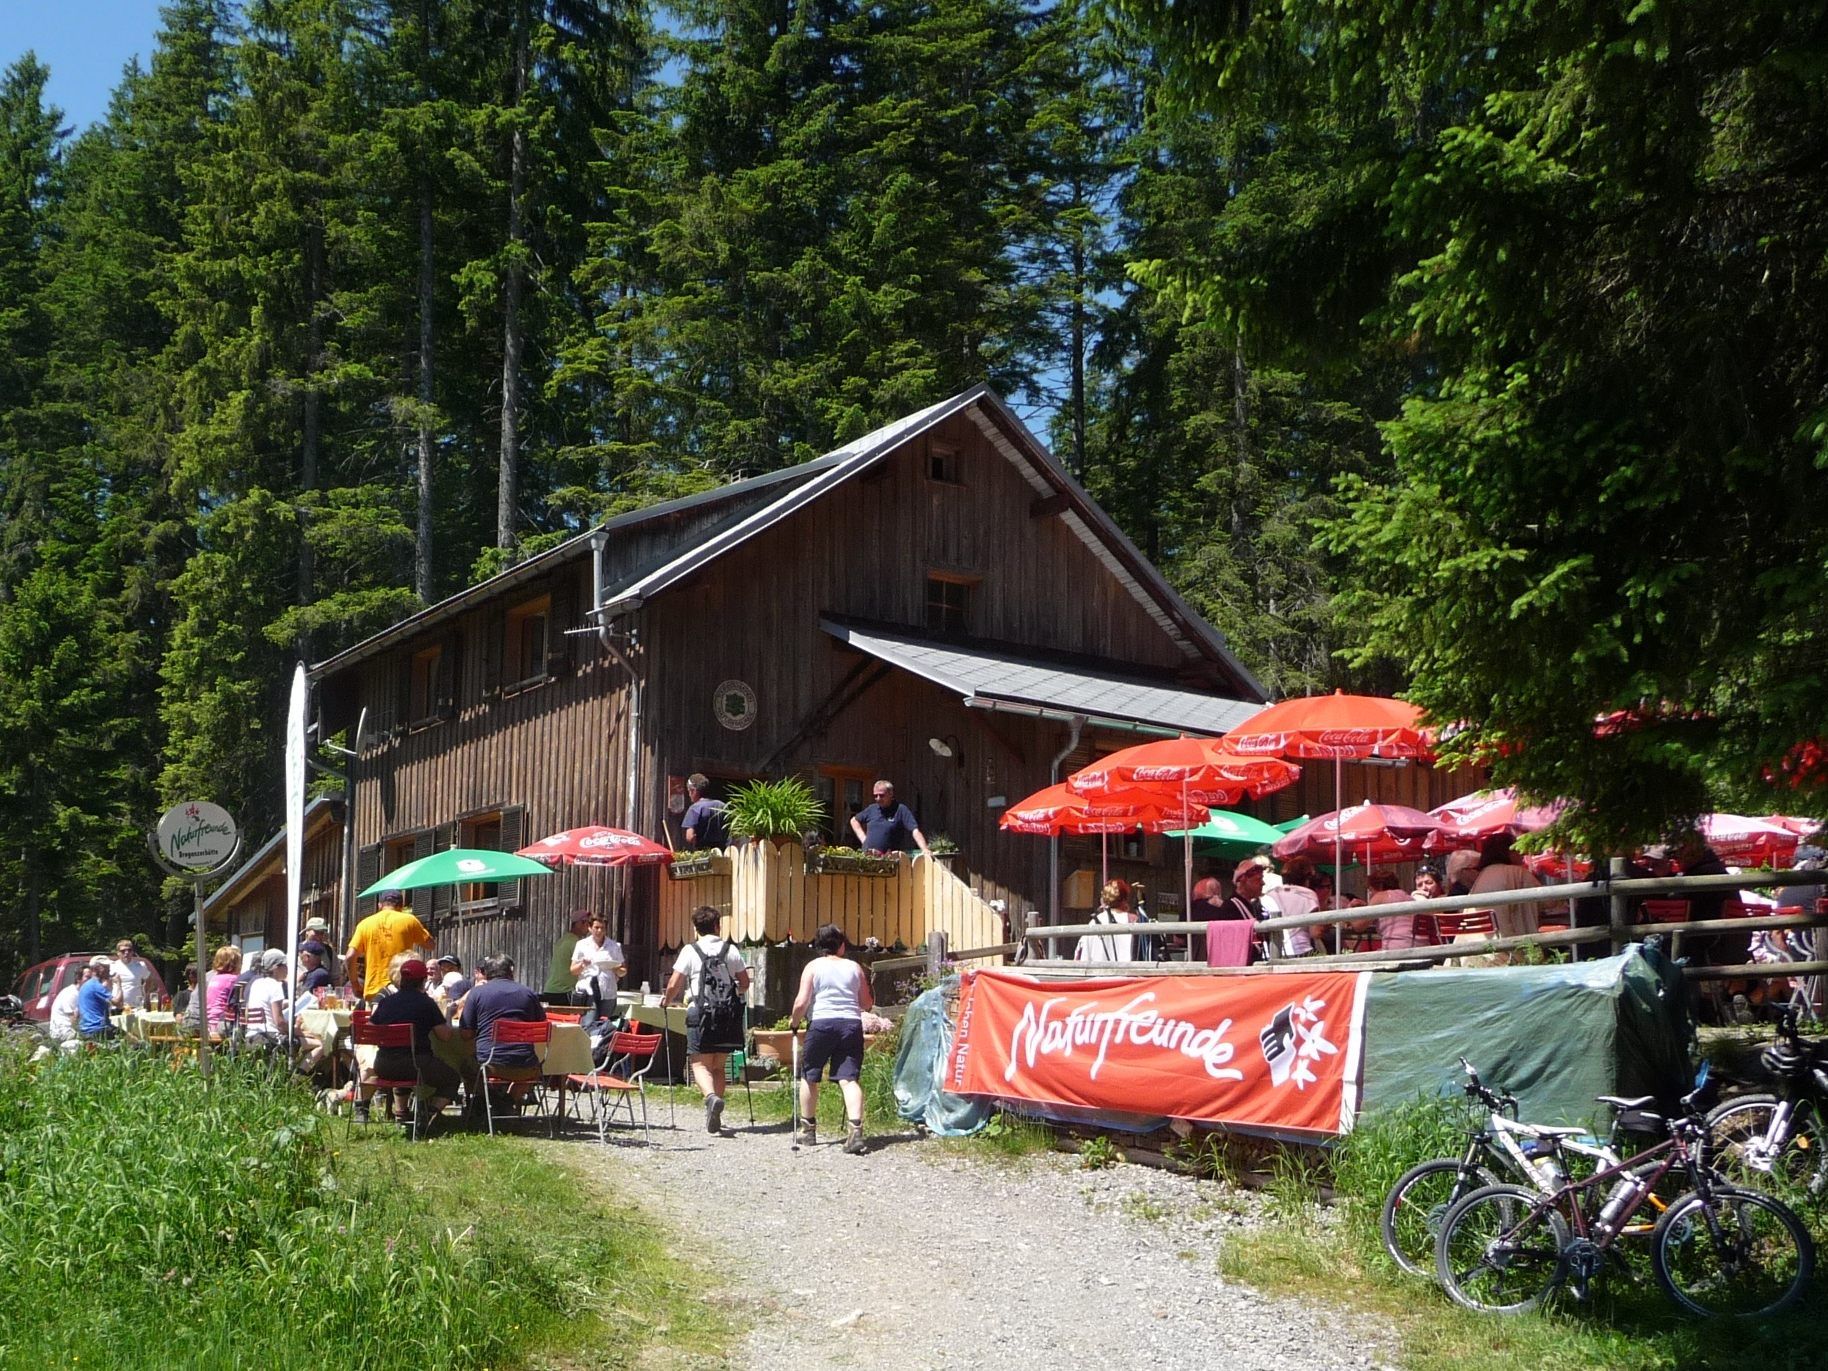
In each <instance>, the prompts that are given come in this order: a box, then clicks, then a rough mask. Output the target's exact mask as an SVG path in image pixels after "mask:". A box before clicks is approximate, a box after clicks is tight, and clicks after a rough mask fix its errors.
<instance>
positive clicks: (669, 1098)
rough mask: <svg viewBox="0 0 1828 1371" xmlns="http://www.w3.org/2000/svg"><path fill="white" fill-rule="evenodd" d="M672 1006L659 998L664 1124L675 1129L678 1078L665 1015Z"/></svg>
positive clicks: (670, 1024) (667, 1018)
mask: <svg viewBox="0 0 1828 1371" xmlns="http://www.w3.org/2000/svg"><path fill="white" fill-rule="evenodd" d="M671 1007H672V1006H670V1005H669V1004H667V1002H666V999H665V997H664V996H662V997H661V1000H660V1037H661V1040H662V1041H663V1042H665V1043H666V1126H667V1127H668V1128H673V1129H677V1128H678V1127H679V1121H678V1119H677V1118H675V1117H674V1114H673V1104H674V1097H675V1096H676V1095H677V1094H678V1093H679V1078H678V1077H677V1076H675V1075H674V1074H673V1025H672V1020H671V1019H670V1018H669V1017H668V1015H667V1010H668V1009H670V1008H671Z"/></svg>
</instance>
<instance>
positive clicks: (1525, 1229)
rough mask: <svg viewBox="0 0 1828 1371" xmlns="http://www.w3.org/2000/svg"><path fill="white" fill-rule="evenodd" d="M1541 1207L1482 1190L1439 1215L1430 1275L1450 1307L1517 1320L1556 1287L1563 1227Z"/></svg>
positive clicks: (1508, 1191)
mask: <svg viewBox="0 0 1828 1371" xmlns="http://www.w3.org/2000/svg"><path fill="white" fill-rule="evenodd" d="M1541 1200H1542V1196H1540V1195H1538V1194H1537V1193H1535V1192H1534V1191H1531V1190H1526V1189H1524V1188H1523V1187H1522V1186H1520V1185H1488V1186H1486V1187H1485V1188H1484V1189H1482V1190H1475V1191H1473V1192H1472V1194H1470V1195H1468V1196H1467V1197H1466V1198H1465V1199H1463V1200H1461V1201H1460V1202H1459V1203H1458V1204H1456V1205H1455V1206H1454V1207H1453V1208H1452V1209H1450V1210H1448V1211H1447V1217H1446V1219H1444V1220H1443V1221H1442V1225H1441V1237H1440V1240H1439V1241H1438V1242H1437V1243H1436V1244H1435V1258H1434V1260H1435V1273H1436V1275H1437V1276H1438V1277H1439V1278H1440V1281H1441V1288H1442V1289H1443V1290H1445V1291H1446V1292H1447V1294H1448V1297H1449V1298H1450V1299H1452V1300H1453V1302H1454V1303H1455V1304H1459V1305H1464V1306H1465V1307H1466V1308H1468V1309H1477V1310H1479V1311H1480V1312H1481V1313H1486V1314H1521V1313H1524V1312H1525V1311H1526V1310H1530V1309H1534V1308H1535V1307H1536V1306H1537V1305H1539V1304H1541V1303H1542V1302H1543V1300H1544V1299H1546V1298H1548V1296H1549V1294H1550V1293H1551V1292H1552V1291H1553V1290H1554V1289H1555V1287H1556V1286H1558V1285H1560V1284H1561V1282H1562V1278H1563V1277H1564V1276H1565V1275H1566V1274H1567V1265H1566V1263H1565V1262H1564V1261H1563V1260H1562V1249H1563V1248H1564V1247H1565V1246H1566V1245H1567V1242H1568V1225H1567V1224H1566V1223H1564V1222H1563V1221H1562V1217H1561V1215H1560V1214H1558V1213H1556V1212H1555V1209H1554V1208H1553V1207H1552V1206H1550V1205H1548V1204H1546V1203H1538V1202H1539V1201H1541Z"/></svg>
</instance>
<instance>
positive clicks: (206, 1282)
mask: <svg viewBox="0 0 1828 1371" xmlns="http://www.w3.org/2000/svg"><path fill="white" fill-rule="evenodd" d="M551 1158H552V1153H551V1152H550V1151H547V1150H544V1149H542V1147H541V1145H540V1144H539V1143H537V1142H534V1141H530V1140H526V1139H515V1138H496V1139H490V1138H487V1137H477V1136H470V1135H455V1134H450V1135H445V1136H442V1137H439V1138H436V1139H433V1140H431V1141H429V1142H422V1143H419V1144H417V1145H415V1144H412V1143H410V1142H409V1141H407V1140H405V1139H404V1138H403V1137H402V1136H401V1135H400V1134H399V1132H398V1130H396V1129H394V1128H393V1127H391V1126H387V1125H381V1126H374V1127H370V1128H367V1129H358V1130H355V1131H354V1132H353V1133H351V1132H350V1131H349V1130H347V1129H346V1128H345V1125H344V1122H343V1121H342V1120H340V1119H336V1120H333V1119H330V1118H327V1117H325V1116H323V1115H321V1114H319V1113H317V1112H316V1111H315V1110H314V1109H313V1107H312V1101H311V1097H310V1095H309V1093H308V1092H307V1091H306V1090H304V1089H303V1088H302V1087H301V1086H299V1085H298V1084H296V1083H295V1082H293V1081H291V1080H288V1079H287V1078H285V1077H284V1076H283V1075H280V1074H277V1073H275V1072H273V1071H272V1070H270V1069H268V1068H266V1067H263V1066H260V1065H248V1064H244V1063H239V1062H234V1061H229V1062H219V1063H218V1067H217V1069H216V1071H215V1073H214V1074H213V1075H212V1078H211V1081H210V1082H209V1084H208V1085H207V1086H206V1085H205V1084H204V1083H203V1082H202V1081H201V1079H200V1078H199V1077H198V1074H197V1072H196V1070H195V1069H194V1067H185V1068H181V1069H173V1068H172V1066H171V1065H170V1063H169V1060H168V1059H167V1058H165V1057H163V1056H161V1055H156V1054H151V1053H147V1052H143V1051H136V1050H119V1051H102V1052H96V1053H91V1054H84V1055H79V1056H76V1057H72V1058H65V1059H61V1060H55V1061H47V1062H41V1063H37V1064H28V1063H27V1062H26V1060H25V1058H24V1055H23V1054H22V1053H21V1052H19V1051H17V1050H16V1049H15V1046H14V1045H12V1044H4V1043H0V1270H3V1271H4V1276H3V1277H0V1367H4V1368H13V1367H20V1368H25V1367H31V1368H40V1367H55V1366H65V1367H69V1366H97V1367H102V1366H106V1367H109V1368H111V1371H127V1369H129V1368H137V1367H146V1368H165V1367H171V1366H184V1367H190V1368H199V1369H200V1371H208V1369H210V1368H223V1369H224V1371H227V1368H231V1367H242V1366H250V1365H259V1366H262V1367H265V1368H271V1369H272V1371H290V1369H291V1368H298V1371H321V1368H324V1367H335V1366H360V1367H363V1368H391V1367H402V1368H412V1371H439V1369H441V1368H468V1367H492V1368H508V1367H517V1366H544V1365H553V1364H560V1365H576V1364H588V1365H591V1366H593V1367H594V1366H623V1365H631V1364H633V1363H635V1362H636V1361H639V1360H642V1359H643V1357H644V1355H648V1354H651V1353H652V1352H653V1351H654V1350H655V1347H656V1345H657V1344H664V1345H665V1347H666V1348H667V1349H668V1350H669V1352H670V1353H683V1354H686V1355H691V1354H695V1353H703V1354H707V1355H711V1354H714V1353H715V1352H716V1350H717V1349H718V1348H719V1347H720V1346H721V1345H722V1343H723V1340H724V1339H726V1338H727V1337H728V1336H729V1334H730V1332H731V1329H730V1328H729V1327H728V1326H727V1324H726V1323H725V1322H724V1321H723V1319H722V1318H721V1316H719V1315H717V1314H715V1313H714V1312H711V1310H710V1309H709V1307H708V1306H706V1305H705V1304H704V1303H703V1302H702V1301H701V1300H699V1299H698V1298H696V1296H697V1295H698V1294H699V1289H698V1287H697V1285H696V1279H695V1277H694V1275H693V1273H692V1269H691V1266H690V1264H689V1263H685V1262H682V1261H679V1260H677V1259H676V1258H675V1257H674V1256H673V1255H672V1254H670V1253H669V1252H668V1251H667V1250H666V1248H665V1246H664V1245H663V1243H662V1242H661V1240H660V1238H659V1236H658V1234H657V1232H656V1231H655V1230H654V1229H652V1228H651V1227H650V1226H648V1225H647V1224H646V1223H645V1222H644V1221H643V1220H641V1219H640V1218H638V1217H635V1218H631V1217H630V1216H629V1213H628V1211H627V1208H626V1206H617V1207H616V1208H615V1210H614V1211H613V1212H612V1210H611V1208H610V1206H609V1204H608V1202H607V1201H606V1200H602V1199H600V1198H597V1197H594V1196H593V1194H592V1192H591V1191H590V1189H589V1187H588V1186H587V1185H586V1184H585V1183H583V1182H581V1181H580V1180H579V1179H578V1178H577V1176H576V1175H574V1174H573V1173H572V1172H570V1171H567V1170H566V1169H564V1168H563V1167H562V1166H561V1165H559V1164H557V1163H556V1162H555V1161H554V1160H552V1159H551ZM650 1360H651V1357H650Z"/></svg>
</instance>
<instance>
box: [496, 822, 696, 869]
mask: <svg viewBox="0 0 1828 1371" xmlns="http://www.w3.org/2000/svg"><path fill="white" fill-rule="evenodd" d="M514 855H515V856H517V857H531V858H532V859H533V860H534V861H536V862H545V863H547V864H548V865H551V866H658V865H660V864H661V863H662V862H670V861H672V860H673V853H672V849H670V848H665V847H662V846H661V845H660V844H659V843H657V842H654V841H653V840H652V839H649V838H643V837H642V836H641V835H640V834H639V833H630V832H629V831H628V830H627V829H622V828H605V827H603V826H602V825H591V826H589V827H585V828H568V829H566V830H565V831H564V832H563V833H554V834H552V835H550V836H549V837H545V838H541V839H540V840H539V841H538V842H535V843H529V844H528V845H527V846H525V847H523V848H520V849H519V850H517V851H516V852H515V854H514Z"/></svg>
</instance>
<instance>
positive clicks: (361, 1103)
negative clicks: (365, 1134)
mask: <svg viewBox="0 0 1828 1371" xmlns="http://www.w3.org/2000/svg"><path fill="white" fill-rule="evenodd" d="M349 1117H350V1119H351V1120H352V1121H353V1122H355V1123H367V1122H368V1101H367V1100H357V1101H356V1102H355V1107H354V1108H353V1109H351V1110H350V1111H349Z"/></svg>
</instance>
